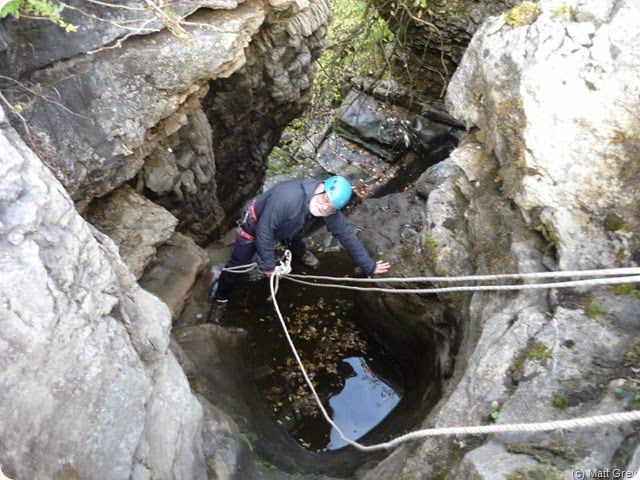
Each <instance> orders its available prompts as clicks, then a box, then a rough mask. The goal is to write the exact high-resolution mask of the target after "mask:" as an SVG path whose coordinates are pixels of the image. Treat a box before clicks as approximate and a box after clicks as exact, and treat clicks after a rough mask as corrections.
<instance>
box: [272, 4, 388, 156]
mask: <svg viewBox="0 0 640 480" xmlns="http://www.w3.org/2000/svg"><path fill="white" fill-rule="evenodd" d="M331 6H332V9H333V12H334V18H333V22H332V23H331V25H330V26H329V31H328V34H327V42H328V47H327V48H326V49H325V50H324V52H323V54H322V56H321V57H320V58H319V59H318V63H317V66H318V70H317V72H316V75H315V78H314V81H313V86H312V91H311V102H310V105H309V107H307V109H306V110H305V112H304V114H303V115H302V116H301V117H300V118H298V119H296V120H295V121H294V122H292V123H291V124H290V125H288V126H287V128H286V129H285V131H284V133H283V135H282V138H283V140H282V143H281V144H280V145H279V147H280V148H282V149H283V150H294V149H295V146H296V145H297V141H298V140H299V139H300V138H301V137H305V136H309V134H310V132H311V129H312V125H313V124H314V122H312V121H311V120H312V119H313V120H315V119H327V118H330V116H331V115H332V114H333V111H334V109H335V108H337V107H338V106H339V105H340V104H341V103H342V101H343V99H344V98H345V96H346V95H347V94H348V91H349V79H350V78H351V77H353V76H359V75H362V76H381V75H382V73H381V72H384V71H385V69H386V62H385V60H384V55H383V54H382V48H383V46H384V45H385V44H386V43H388V42H392V41H393V40H394V38H395V36H394V33H393V32H392V31H391V30H390V29H389V26H388V25H387V23H386V22H385V20H384V19H383V18H382V17H380V16H379V15H378V13H377V11H374V10H372V7H371V6H369V2H368V1H367V0H332V1H331ZM293 153H295V151H294V152H293Z"/></svg>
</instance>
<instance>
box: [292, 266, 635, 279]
mask: <svg viewBox="0 0 640 480" xmlns="http://www.w3.org/2000/svg"><path fill="white" fill-rule="evenodd" d="M617 275H640V267H626V268H608V269H607V268H603V269H601V270H570V271H560V272H530V273H502V274H498V275H465V276H458V277H392V278H384V277H378V278H353V277H325V276H317V275H298V274H291V275H289V277H292V278H305V279H307V280H329V281H336V282H337V281H340V282H356V283H358V282H362V283H367V282H369V283H375V282H383V283H394V282H407V283H409V282H411V283H415V282H447V283H453V282H466V281H487V280H509V279H511V280H518V279H523V280H524V279H532V278H533V279H537V278H566V277H610V276H617Z"/></svg>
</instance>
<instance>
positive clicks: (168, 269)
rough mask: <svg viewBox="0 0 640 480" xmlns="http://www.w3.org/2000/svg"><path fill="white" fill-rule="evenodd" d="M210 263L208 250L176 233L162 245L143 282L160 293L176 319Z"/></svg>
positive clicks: (150, 289)
mask: <svg viewBox="0 0 640 480" xmlns="http://www.w3.org/2000/svg"><path fill="white" fill-rule="evenodd" d="M208 265H209V257H208V256H207V254H206V252H205V251H204V250H203V249H201V248H200V247H198V246H197V245H196V243H195V242H194V241H193V240H192V239H191V238H189V237H187V236H185V235H182V234H180V233H176V234H174V235H173V237H171V239H170V240H169V241H168V242H167V243H165V244H164V245H162V246H161V247H160V248H159V249H158V254H157V257H156V259H155V262H154V263H153V265H152V266H151V267H150V268H149V269H148V271H147V272H146V273H145V275H144V276H143V277H142V278H141V279H140V286H141V287H142V288H144V289H145V290H147V291H149V292H151V293H153V294H155V295H157V296H158V297H159V298H161V299H162V300H163V301H164V302H165V303H166V304H167V306H168V307H169V310H170V311H171V316H172V318H173V319H176V318H177V316H178V315H179V314H180V312H182V309H183V308H184V306H185V304H186V302H187V299H188V298H189V296H190V295H191V293H192V291H193V288H194V285H195V283H196V279H197V278H198V276H199V275H200V274H201V273H202V272H203V271H204V269H205V268H206V267H207V266H208Z"/></svg>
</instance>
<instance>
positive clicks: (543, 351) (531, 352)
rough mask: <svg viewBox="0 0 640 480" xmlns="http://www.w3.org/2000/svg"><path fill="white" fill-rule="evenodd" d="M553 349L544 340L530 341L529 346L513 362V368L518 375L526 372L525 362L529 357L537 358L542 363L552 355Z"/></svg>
mask: <svg viewBox="0 0 640 480" xmlns="http://www.w3.org/2000/svg"><path fill="white" fill-rule="evenodd" d="M551 352H552V350H551V349H550V348H549V347H548V346H547V345H545V344H544V343H543V342H541V341H539V340H533V341H530V342H529V347H528V348H527V349H526V350H525V351H524V352H522V353H521V354H520V355H518V358H516V360H515V362H514V363H513V370H514V372H515V373H516V375H520V374H522V372H524V365H525V362H526V361H527V360H529V359H531V360H536V361H538V362H540V363H542V362H544V361H545V360H546V359H548V358H550V357H551Z"/></svg>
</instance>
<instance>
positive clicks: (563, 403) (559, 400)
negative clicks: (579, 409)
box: [551, 392, 569, 410]
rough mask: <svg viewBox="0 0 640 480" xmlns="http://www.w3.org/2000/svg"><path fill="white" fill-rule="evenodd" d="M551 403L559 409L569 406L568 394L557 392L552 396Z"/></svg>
mask: <svg viewBox="0 0 640 480" xmlns="http://www.w3.org/2000/svg"><path fill="white" fill-rule="evenodd" d="M551 405H553V406H554V407H555V408H557V409H559V410H566V409H567V407H568V406H569V396H568V395H567V393H566V392H562V393H558V394H557V395H556V396H555V397H553V400H552V401H551Z"/></svg>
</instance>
